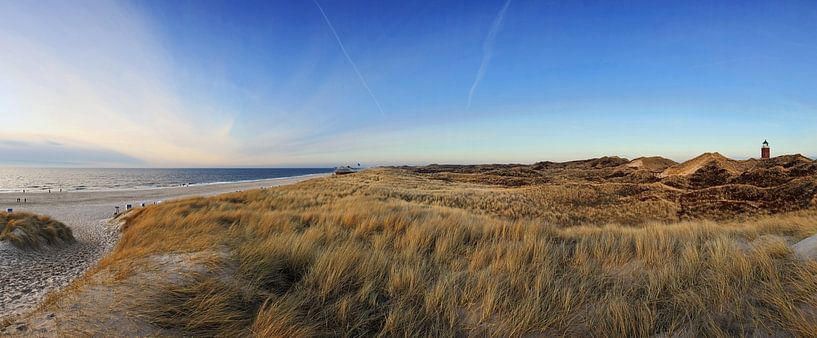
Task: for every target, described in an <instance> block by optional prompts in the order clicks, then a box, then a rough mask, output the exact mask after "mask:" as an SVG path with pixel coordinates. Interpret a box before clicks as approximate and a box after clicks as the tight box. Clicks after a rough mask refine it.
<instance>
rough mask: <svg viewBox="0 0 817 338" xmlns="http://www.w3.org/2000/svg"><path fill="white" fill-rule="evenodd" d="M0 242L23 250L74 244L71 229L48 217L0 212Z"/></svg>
mask: <svg viewBox="0 0 817 338" xmlns="http://www.w3.org/2000/svg"><path fill="white" fill-rule="evenodd" d="M0 241H7V242H9V243H11V244H12V245H14V246H15V247H17V248H19V249H23V250H33V249H40V248H42V247H43V246H44V245H50V246H59V245H64V244H71V243H74V242H75V239H74V235H73V234H72V233H71V228H69V227H67V226H66V225H65V224H63V223H61V222H58V221H56V220H53V219H51V218H50V217H48V216H42V215H35V214H31V213H25V212H14V213H8V212H0Z"/></svg>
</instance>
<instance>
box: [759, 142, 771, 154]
mask: <svg viewBox="0 0 817 338" xmlns="http://www.w3.org/2000/svg"><path fill="white" fill-rule="evenodd" d="M771 155H772V149H771V148H769V142H768V141H766V140H763V146H762V147H760V158H769V157H771Z"/></svg>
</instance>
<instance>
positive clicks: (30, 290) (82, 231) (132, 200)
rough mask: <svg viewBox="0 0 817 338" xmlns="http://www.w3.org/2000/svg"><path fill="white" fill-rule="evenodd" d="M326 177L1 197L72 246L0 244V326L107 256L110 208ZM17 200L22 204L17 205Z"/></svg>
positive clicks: (2, 203) (112, 231) (112, 237)
mask: <svg viewBox="0 0 817 338" xmlns="http://www.w3.org/2000/svg"><path fill="white" fill-rule="evenodd" d="M326 175H327V174H317V175H308V176H299V177H291V178H279V179H269V180H260V181H253V182H238V183H220V184H209V185H195V186H189V187H174V188H161V189H145V190H122V191H82V192H62V193H59V192H53V193H47V192H46V193H28V192H27V193H26V194H25V195H24V194H21V193H2V194H0V207H2V210H4V211H5V210H6V209H7V208H13V209H14V211H30V212H35V213H38V214H44V215H49V216H51V217H52V218H55V219H57V220H59V221H62V222H63V223H65V224H66V225H68V226H69V227H71V229H72V231H73V233H74V237H75V238H76V239H77V243H75V244H73V245H70V246H65V247H61V248H53V249H45V250H41V251H32V252H22V251H20V250H17V249H16V248H14V247H12V246H11V245H10V244H6V243H0V320H3V319H6V318H11V317H14V316H17V315H21V314H24V313H26V312H28V311H30V310H33V309H34V308H35V307H36V306H37V305H38V304H39V303H40V302H41V301H42V300H43V298H44V297H45V296H46V294H48V292H50V291H53V290H56V289H59V288H61V287H64V286H66V285H68V283H70V282H71V281H73V280H74V279H75V278H76V277H78V276H80V275H82V274H83V273H84V272H85V271H86V270H87V269H88V268H89V267H91V266H93V265H94V264H95V263H96V262H97V261H98V260H99V259H100V258H102V257H103V256H104V255H105V254H107V253H108V252H110V251H111V249H113V246H114V245H115V244H116V241H117V240H118V238H119V234H118V231H117V229H116V227H115V226H113V225H111V224H109V222H108V219H109V218H110V217H111V216H112V215H113V212H114V206H119V207H120V210H123V211H124V209H125V205H126V204H132V205H133V206H134V207H138V206H139V204H140V203H142V202H145V203H146V204H151V203H153V202H156V201H164V200H170V199H177V198H183V197H190V196H210V195H216V194H220V193H225V192H233V191H238V190H250V189H258V188H261V187H270V186H277V185H284V184H291V183H296V182H300V181H303V180H306V179H310V178H314V177H320V176H326ZM18 197H20V198H26V200H27V203H25V204H23V203H17V202H16V200H17V198H18Z"/></svg>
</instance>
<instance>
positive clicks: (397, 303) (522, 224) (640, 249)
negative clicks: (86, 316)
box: [100, 170, 817, 337]
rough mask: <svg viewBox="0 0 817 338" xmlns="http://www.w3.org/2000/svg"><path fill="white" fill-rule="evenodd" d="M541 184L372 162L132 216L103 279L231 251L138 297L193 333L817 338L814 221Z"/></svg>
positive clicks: (155, 313) (615, 189)
mask: <svg viewBox="0 0 817 338" xmlns="http://www.w3.org/2000/svg"><path fill="white" fill-rule="evenodd" d="M536 188H540V187H536ZM536 188H533V187H523V188H501V187H490V186H481V185H477V184H467V183H451V182H443V181H434V180H426V179H423V178H422V177H418V176H414V175H408V174H406V173H404V172H400V171H395V170H372V171H367V172H363V173H359V174H355V175H349V176H345V177H332V178H325V179H317V180H311V181H307V182H303V183H300V184H297V185H293V186H286V187H279V188H275V189H267V190H257V191H248V192H242V193H233V194H228V195H222V196H218V197H212V198H197V199H189V200H183V201H177V202H167V203H164V204H161V205H157V206H150V207H147V208H144V209H140V210H137V211H135V212H133V213H131V214H129V215H127V223H126V227H125V228H124V230H123V236H122V240H121V241H120V243H119V245H118V247H117V248H116V249H115V251H114V252H113V253H112V254H111V255H110V256H109V257H107V258H105V259H104V260H103V261H102V263H101V266H100V270H103V269H110V270H112V271H120V273H121V274H120V278H127V276H128V275H130V274H132V273H134V272H133V270H132V269H133V263H134V262H138V261H139V260H140V259H145V258H148V257H153V256H155V255H159V254H166V253H174V252H175V253H179V252H202V251H208V250H215V249H216V248H221V247H226V248H228V250H229V252H230V258H229V259H225V260H223V261H219V262H216V263H214V269H213V270H212V271H211V272H209V273H194V274H191V275H190V277H191V278H189V279H187V280H186V281H185V282H184V283H165V284H163V285H162V287H161V288H160V290H159V291H157V292H156V293H155V294H154V295H153V296H150V297H146V298H144V299H140V300H139V302H140V303H141V304H142V307H143V308H144V309H145V311H144V315H145V316H147V317H148V318H150V321H151V322H152V323H154V325H158V326H160V327H165V328H173V329H180V330H183V332H187V333H189V334H195V335H223V336H234V335H247V334H255V335H259V336H288V337H297V336H303V337H313V336H372V335H379V336H452V335H488V336H520V335H525V334H530V335H546V336H550V335H571V336H587V335H593V336H624V335H627V336H644V335H650V334H658V333H670V334H679V335H691V336H700V335H707V336H726V335H749V334H753V333H764V334H790V335H795V336H803V335H809V334H813V332H817V321H815V319H817V318H814V315H813V313H814V309H815V306H817V299H816V298H815V295H817V264H815V263H814V262H807V261H801V260H798V259H797V258H796V257H795V256H794V255H793V254H792V252H791V250H790V249H789V245H788V243H790V242H793V241H796V240H799V239H802V238H804V237H807V236H810V235H812V234H814V233H815V232H817V214H815V213H814V212H813V211H803V212H799V213H793V214H785V215H778V216H767V217H760V218H756V219H753V220H749V221H745V220H743V221H734V222H721V223H715V222H710V221H703V220H701V221H685V222H676V221H673V219H672V217H673V215H674V212H675V209H674V206H673V204H672V203H669V202H665V201H660V200H658V201H653V202H655V203H652V202H649V203H629V202H628V200H627V199H626V198H627V196H631V194H624V193H621V189H631V188H626V186H599V187H596V186H575V187H574V186H561V187H560V186H552V187H541V188H542V189H544V192H541V191H537V190H536ZM657 189H663V188H657ZM604 220H610V221H608V222H605V221H604ZM583 221H586V223H585V224H586V225H576V224H578V223H580V222H583ZM621 224H626V225H621Z"/></svg>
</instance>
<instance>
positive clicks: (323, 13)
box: [312, 0, 385, 115]
mask: <svg viewBox="0 0 817 338" xmlns="http://www.w3.org/2000/svg"><path fill="white" fill-rule="evenodd" d="M312 1H313V2H314V3H315V6H318V9H319V10H320V11H321V15H323V20H324V21H326V25H327V26H329V30H331V31H332V34H333V35H334V36H335V40H337V41H338V46H340V50H341V51H343V55H344V56H346V60H347V61H349V64H351V65H352V69H354V70H355V74H357V77H358V78H359V79H360V82H361V83H363V87H366V91H368V92H369V96H371V97H372V101H374V104H375V105H376V106H377V110H379V111H380V114H382V115H385V114H384V113H383V107H381V106H380V101H377V97H375V96H374V93H373V92H372V89H371V88H369V83H367V82H366V79H364V78H363V74H360V70H358V69H357V65H356V64H355V62H354V61H352V57H350V56H349V52H347V51H346V47H344V46H343V42H341V41H340V36H338V32H337V31H335V27H334V26H332V22H331V21H329V17H328V16H326V12H324V11H323V7H321V4H319V3H318V0H312Z"/></svg>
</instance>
